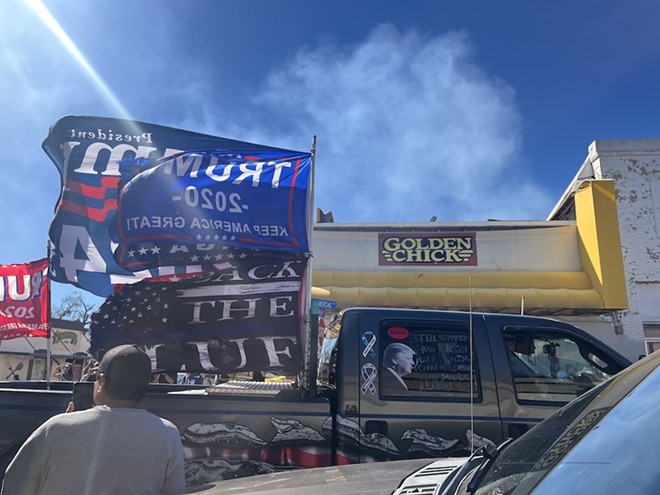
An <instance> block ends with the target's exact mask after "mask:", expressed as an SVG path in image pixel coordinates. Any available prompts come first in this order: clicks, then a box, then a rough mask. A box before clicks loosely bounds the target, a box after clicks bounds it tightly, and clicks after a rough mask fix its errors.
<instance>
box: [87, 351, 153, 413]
mask: <svg viewBox="0 0 660 495" xmlns="http://www.w3.org/2000/svg"><path fill="white" fill-rule="evenodd" d="M150 381H151V360H150V359H149V356H147V354H146V353H145V352H144V351H143V350H142V349H140V348H139V347H138V346H136V345H134V344H126V345H120V346H117V347H113V348H112V349H110V350H109V351H108V352H106V353H105V354H104V355H103V358H102V359H101V362H100V363H99V366H98V370H97V378H96V386H95V387H94V402H95V403H96V404H97V405H102V404H105V403H107V402H108V399H109V400H110V401H127V402H132V403H135V404H137V403H138V402H140V401H141V400H142V398H143V397H144V396H145V395H146V393H147V390H148V389H149V382H150Z"/></svg>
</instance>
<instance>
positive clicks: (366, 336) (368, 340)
mask: <svg viewBox="0 0 660 495" xmlns="http://www.w3.org/2000/svg"><path fill="white" fill-rule="evenodd" d="M362 343H363V344H364V350H363V351H362V356H364V357H367V355H370V356H371V357H372V358H373V359H376V350H375V349H374V345H376V334H375V333H373V332H372V331H367V332H364V333H363V334H362Z"/></svg>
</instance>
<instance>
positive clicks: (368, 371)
mask: <svg viewBox="0 0 660 495" xmlns="http://www.w3.org/2000/svg"><path fill="white" fill-rule="evenodd" d="M360 374H361V375H362V378H363V379H364V383H363V384H362V387H361V388H360V391H361V392H362V394H363V395H364V394H366V393H367V392H370V393H371V395H376V385H374V382H375V381H376V377H377V376H378V370H377V369H376V366H375V365H374V364H372V363H367V364H365V365H364V366H362V370H361V371H360Z"/></svg>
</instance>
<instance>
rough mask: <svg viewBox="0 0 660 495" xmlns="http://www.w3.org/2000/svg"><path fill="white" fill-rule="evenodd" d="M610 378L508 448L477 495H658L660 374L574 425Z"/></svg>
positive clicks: (493, 466)
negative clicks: (657, 451) (585, 494)
mask: <svg viewBox="0 0 660 495" xmlns="http://www.w3.org/2000/svg"><path fill="white" fill-rule="evenodd" d="M610 383H612V382H607V383H605V384H603V385H602V386H598V387H596V388H594V389H592V390H590V391H589V392H587V393H586V394H584V395H583V396H581V397H579V398H578V399H576V400H574V401H573V402H571V403H570V404H569V405H567V406H566V407H564V408H563V409H561V410H560V411H558V412H557V413H556V414H554V415H553V416H551V417H550V418H548V419H547V420H546V421H544V422H543V423H541V424H539V425H538V426H536V427H535V428H534V429H532V430H530V432H529V433H528V434H526V435H525V436H523V437H522V438H520V439H519V440H517V441H516V442H514V443H512V444H511V445H510V446H509V447H508V448H506V449H504V450H503V451H502V452H501V454H500V455H499V456H498V458H497V459H496V460H495V462H494V463H493V465H492V467H491V468H490V469H489V470H488V472H487V473H486V474H485V476H484V477H483V479H482V480H481V483H479V488H478V489H477V490H476V492H475V493H476V494H477V495H493V494H497V495H523V494H528V493H532V491H533V493H534V495H549V494H556V493H598V494H599V495H601V494H602V495H619V494H622V493H626V494H639V495H647V494H648V495H650V494H657V493H658V486H660V470H658V468H657V465H658V461H657V458H656V457H655V456H654V455H652V453H653V452H654V451H655V449H656V448H657V446H658V445H660V429H659V428H658V417H659V416H658V415H659V414H660V399H659V395H658V394H657V391H658V389H659V388H660V372H656V373H655V374H652V375H651V376H649V377H648V378H647V379H646V380H644V382H642V384H641V385H640V386H638V387H637V388H635V389H634V391H633V392H632V393H631V394H630V395H629V396H628V397H627V398H626V399H625V400H623V401H622V402H620V403H619V404H617V405H616V406H615V408H614V409H610V408H596V409H592V410H591V411H589V413H588V414H586V415H585V416H583V417H582V418H581V419H580V421H578V422H577V423H575V424H572V423H573V422H574V421H575V420H576V418H577V417H578V416H579V415H580V414H581V413H582V412H583V411H584V410H585V409H586V408H587V407H588V406H589V404H590V403H591V402H592V401H593V399H594V398H595V397H596V396H597V395H598V394H599V393H600V392H602V391H603V389H604V388H605V387H607V386H608V385H609V384H610ZM569 426H570V429H569ZM560 436H561V438H560V439H559V437H560ZM558 439H559V441H557V440H558ZM622 452H625V455H621V454H622Z"/></svg>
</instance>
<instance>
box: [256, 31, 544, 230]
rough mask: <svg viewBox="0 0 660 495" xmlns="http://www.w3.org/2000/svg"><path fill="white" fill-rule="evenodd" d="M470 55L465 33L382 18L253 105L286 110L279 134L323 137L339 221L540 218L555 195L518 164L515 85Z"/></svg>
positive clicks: (330, 199)
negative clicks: (413, 27)
mask: <svg viewBox="0 0 660 495" xmlns="http://www.w3.org/2000/svg"><path fill="white" fill-rule="evenodd" d="M473 52H474V50H473V47H472V45H471V42H470V39H469V37H468V35H467V34H465V33H462V32H450V33H446V34H444V35H441V36H435V37H430V36H425V35H423V34H420V33H417V32H415V31H409V32H406V33H401V32H399V31H397V30H396V29H395V28H394V27H392V26H390V25H382V26H380V27H378V28H376V29H374V30H373V31H372V32H371V33H370V35H369V36H368V37H367V39H366V40H365V41H364V42H363V43H361V44H358V45H355V46H353V47H350V48H347V47H338V46H331V45H327V44H326V45H321V46H319V47H317V48H312V49H309V48H308V49H304V50H301V51H300V52H299V53H298V54H297V56H296V57H295V58H294V59H293V60H292V61H291V63H290V64H289V65H288V66H287V67H284V68H282V69H279V70H276V71H274V72H273V73H272V74H271V75H270V77H269V79H268V81H267V83H266V84H265V87H264V88H263V89H262V91H261V92H260V96H259V97H258V98H256V102H255V103H256V104H258V105H263V106H267V107H269V108H270V109H271V110H272V111H273V112H276V113H278V114H279V115H281V116H282V117H281V119H280V120H281V128H280V129H279V130H276V131H274V133H275V135H278V134H279V135H282V134H283V131H285V132H286V133H287V134H288V137H287V138H281V139H279V140H280V141H289V142H291V141H294V137H293V136H294V135H295V136H298V138H297V139H298V140H299V139H300V135H307V136H309V137H310V140H311V136H312V135H313V134H317V135H318V156H317V169H316V171H317V181H316V205H317V206H318V207H321V208H323V209H324V210H332V211H333V213H334V214H335V219H336V220H338V221H343V222H350V221H426V220H428V219H429V218H430V217H431V216H432V215H437V217H438V220H440V221H443V220H445V221H454V220H484V219H485V218H487V217H495V216H497V217H505V218H520V219H528V218H531V217H530V216H529V215H530V214H531V215H534V217H535V218H539V217H542V216H543V215H544V213H545V212H546V211H547V209H548V205H549V200H548V198H547V197H546V195H545V194H544V193H543V192H541V191H540V190H539V189H540V188H539V187H537V186H535V185H534V184H532V183H531V182H529V181H527V180H526V179H525V178H524V174H520V173H519V172H520V171H519V170H516V165H519V164H520V157H519V153H520V148H521V137H520V134H521V122H520V115H519V113H518V111H517V109H516V103H515V94H514V91H513V89H512V88H511V87H509V86H507V85H506V84H505V83H504V82H503V81H500V80H498V79H497V78H494V77H491V76H489V75H487V74H486V73H485V72H484V71H483V70H481V69H480V68H479V66H478V65H477V64H476V63H475V61H474V59H473V58H474V53H473ZM530 200H532V201H530Z"/></svg>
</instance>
